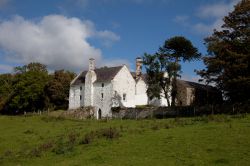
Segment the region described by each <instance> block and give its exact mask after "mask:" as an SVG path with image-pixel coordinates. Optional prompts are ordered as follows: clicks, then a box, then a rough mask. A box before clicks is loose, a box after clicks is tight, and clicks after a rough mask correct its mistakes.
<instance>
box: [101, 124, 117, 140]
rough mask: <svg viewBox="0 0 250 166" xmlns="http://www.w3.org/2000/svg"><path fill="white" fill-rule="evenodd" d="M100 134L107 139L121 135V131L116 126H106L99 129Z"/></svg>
mask: <svg viewBox="0 0 250 166" xmlns="http://www.w3.org/2000/svg"><path fill="white" fill-rule="evenodd" d="M99 133H100V135H101V136H103V137H105V138H107V139H115V138H118V137H120V132H119V131H118V130H117V129H116V128H112V127H110V128H106V129H101V130H100V131H99Z"/></svg>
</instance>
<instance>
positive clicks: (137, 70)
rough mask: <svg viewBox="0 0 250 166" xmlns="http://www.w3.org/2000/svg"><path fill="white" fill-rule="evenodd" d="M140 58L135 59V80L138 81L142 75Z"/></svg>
mask: <svg viewBox="0 0 250 166" xmlns="http://www.w3.org/2000/svg"><path fill="white" fill-rule="evenodd" d="M142 63H143V61H142V58H141V57H137V58H136V71H135V78H136V79H138V78H140V76H141V74H142Z"/></svg>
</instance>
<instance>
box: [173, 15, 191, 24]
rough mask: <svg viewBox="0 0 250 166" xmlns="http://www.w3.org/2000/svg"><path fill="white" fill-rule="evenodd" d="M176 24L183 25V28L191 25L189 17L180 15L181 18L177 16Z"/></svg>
mask: <svg viewBox="0 0 250 166" xmlns="http://www.w3.org/2000/svg"><path fill="white" fill-rule="evenodd" d="M173 21H174V22H176V23H178V24H181V25H183V26H188V25H189V23H188V22H189V16H187V15H179V16H175V18H174V20H173Z"/></svg>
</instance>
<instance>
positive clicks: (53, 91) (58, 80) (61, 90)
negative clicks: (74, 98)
mask: <svg viewBox="0 0 250 166" xmlns="http://www.w3.org/2000/svg"><path fill="white" fill-rule="evenodd" d="M75 76H76V75H75V73H72V72H69V71H64V70H58V71H55V73H54V74H53V75H52V76H51V77H52V79H51V80H50V81H49V82H48V84H47V85H46V95H47V97H48V99H49V102H50V104H52V105H53V107H55V109H67V107H68V97H69V88H70V82H71V81H72V80H73V78H74V77H75Z"/></svg>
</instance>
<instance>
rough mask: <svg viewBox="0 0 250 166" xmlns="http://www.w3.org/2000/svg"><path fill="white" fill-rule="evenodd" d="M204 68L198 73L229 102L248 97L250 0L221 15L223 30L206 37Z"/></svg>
mask: <svg viewBox="0 0 250 166" xmlns="http://www.w3.org/2000/svg"><path fill="white" fill-rule="evenodd" d="M205 44H206V46H207V50H208V54H209V55H208V56H206V57H204V63H205V65H206V69H203V70H201V71H198V72H197V73H198V74H199V75H200V76H201V77H202V78H203V80H205V81H206V82H207V83H215V84H216V86H217V87H218V88H219V89H221V90H222V91H223V93H224V96H225V97H226V98H227V100H228V101H229V102H232V103H234V102H244V101H247V100H249V92H250V91H249V88H250V68H249V62H250V1H249V0H242V1H241V2H239V3H238V4H237V5H236V6H235V9H234V11H232V12H231V13H229V14H228V16H226V17H225V18H224V24H223V25H222V30H220V31H218V30H214V33H213V34H212V35H211V36H209V37H207V38H206V39H205Z"/></svg>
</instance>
